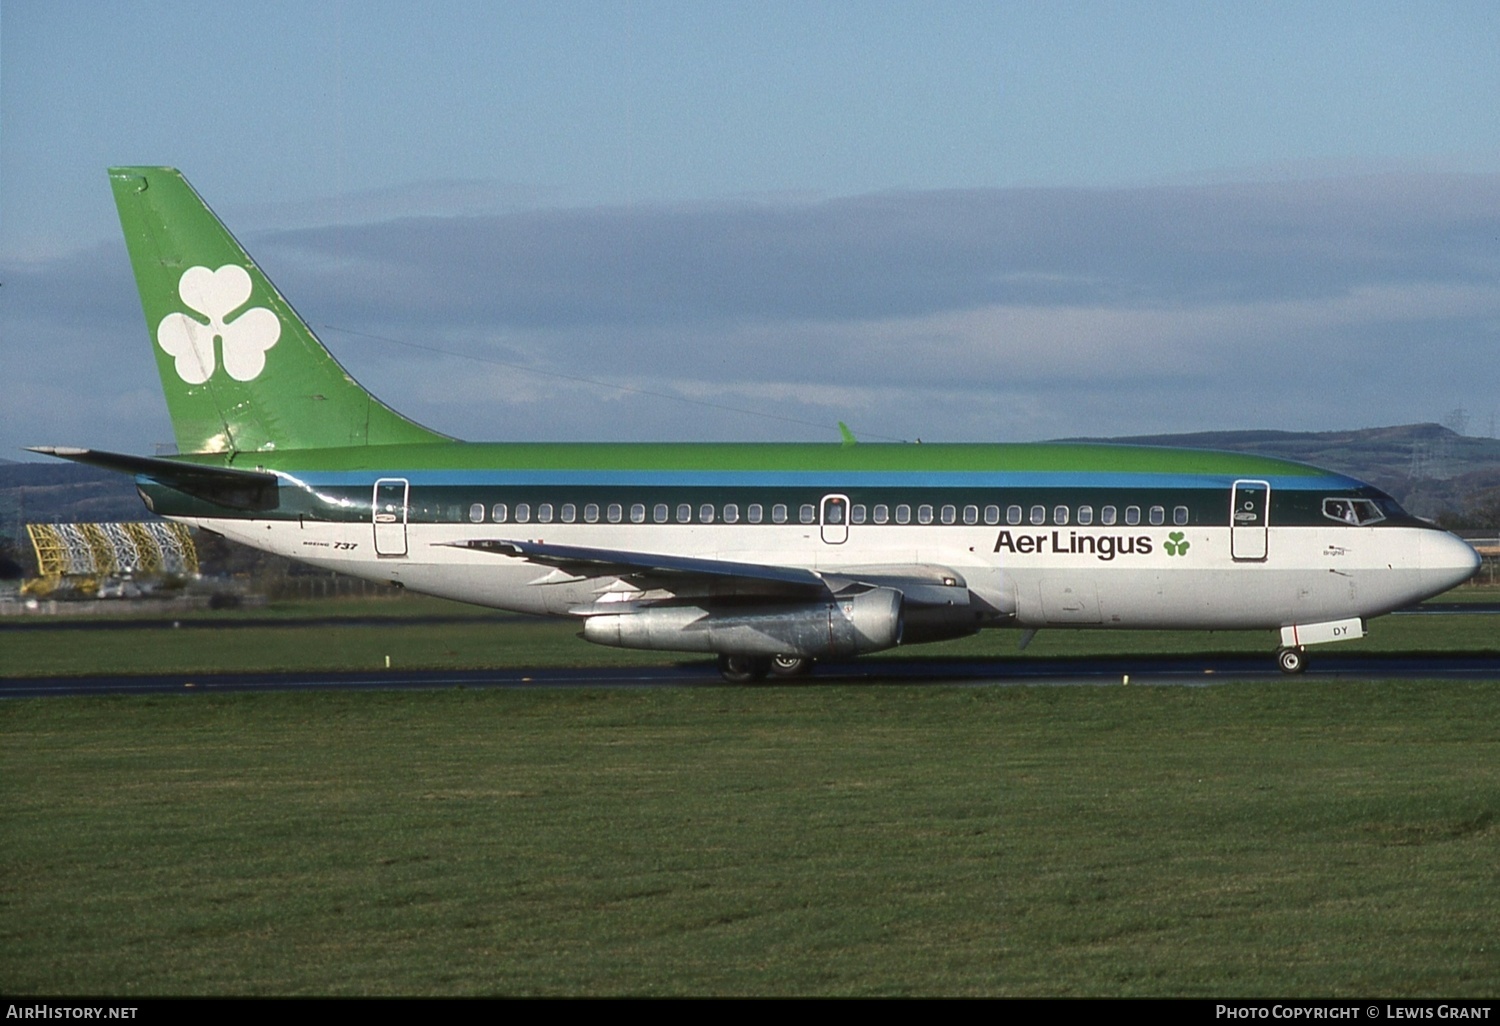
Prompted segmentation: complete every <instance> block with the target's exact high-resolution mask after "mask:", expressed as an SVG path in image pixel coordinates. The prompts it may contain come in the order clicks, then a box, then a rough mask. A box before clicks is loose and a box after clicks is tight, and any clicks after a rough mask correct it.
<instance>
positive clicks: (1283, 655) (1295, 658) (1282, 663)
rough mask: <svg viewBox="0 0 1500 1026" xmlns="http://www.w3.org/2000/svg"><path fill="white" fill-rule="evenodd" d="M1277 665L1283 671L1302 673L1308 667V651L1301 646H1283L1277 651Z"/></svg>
mask: <svg viewBox="0 0 1500 1026" xmlns="http://www.w3.org/2000/svg"><path fill="white" fill-rule="evenodd" d="M1276 665H1277V666H1278V667H1279V668H1280V669H1281V672H1282V673H1301V672H1302V671H1303V670H1305V669H1307V652H1306V651H1305V650H1304V649H1301V648H1283V649H1281V650H1279V651H1278V652H1277V653H1276Z"/></svg>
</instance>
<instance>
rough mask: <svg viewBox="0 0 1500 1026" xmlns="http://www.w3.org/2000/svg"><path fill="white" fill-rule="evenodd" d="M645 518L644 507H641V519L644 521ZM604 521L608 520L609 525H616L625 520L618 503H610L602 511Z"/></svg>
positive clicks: (622, 510) (623, 511) (622, 509)
mask: <svg viewBox="0 0 1500 1026" xmlns="http://www.w3.org/2000/svg"><path fill="white" fill-rule="evenodd" d="M645 518H646V507H644V506H642V507H641V519H642V520H644V519H645ZM604 519H605V520H608V521H609V522H610V523H611V524H618V523H619V522H620V521H621V520H624V519H625V510H624V508H622V507H621V506H620V504H619V503H618V502H611V503H610V504H609V506H608V508H607V509H605V511H604Z"/></svg>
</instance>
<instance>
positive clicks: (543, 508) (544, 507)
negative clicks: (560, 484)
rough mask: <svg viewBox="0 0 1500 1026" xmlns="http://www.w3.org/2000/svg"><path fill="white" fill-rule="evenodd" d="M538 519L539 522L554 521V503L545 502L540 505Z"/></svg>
mask: <svg viewBox="0 0 1500 1026" xmlns="http://www.w3.org/2000/svg"><path fill="white" fill-rule="evenodd" d="M536 519H537V523H540V524H550V523H552V503H550V502H544V503H541V504H540V505H538V506H537V508H536Z"/></svg>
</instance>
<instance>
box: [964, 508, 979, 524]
mask: <svg viewBox="0 0 1500 1026" xmlns="http://www.w3.org/2000/svg"><path fill="white" fill-rule="evenodd" d="M964 523H966V524H977V523H979V507H978V506H965V507H964Z"/></svg>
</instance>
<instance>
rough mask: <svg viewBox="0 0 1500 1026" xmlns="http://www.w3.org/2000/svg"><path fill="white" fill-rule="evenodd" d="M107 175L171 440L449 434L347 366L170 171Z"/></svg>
mask: <svg viewBox="0 0 1500 1026" xmlns="http://www.w3.org/2000/svg"><path fill="white" fill-rule="evenodd" d="M109 180H110V186H111V187H112V188H113V189H114V194H115V205H116V207H118V208H119V211H120V226H121V227H122V228H123V229H124V230H125V244H126V247H127V248H128V249H129V250H130V264H131V267H132V268H133V269H134V271H135V281H136V285H137V287H138V288H139V289H140V293H141V307H142V309H143V310H144V311H145V314H146V327H147V330H148V331H149V332H150V334H151V348H152V349H153V350H154V351H155V353H156V367H157V370H158V371H159V372H160V373H161V383H162V388H163V390H164V391H165V392H166V394H167V409H168V410H169V411H170V412H171V415H172V428H173V430H174V431H175V432H176V435H177V447H178V450H179V451H180V452H184V453H191V452H252V451H265V450H272V449H322V448H333V447H340V446H351V445H386V444H394V443H403V442H442V441H448V440H449V439H448V438H447V437H446V436H444V435H440V434H438V433H437V432H434V431H429V430H428V429H426V428H424V427H422V426H421V425H419V424H416V423H414V422H413V421H410V420H407V419H406V418H405V417H403V416H401V415H400V414H399V413H397V412H395V411H394V410H392V409H391V408H390V407H388V406H386V405H385V404H383V403H382V402H380V400H378V399H376V398H375V397H374V396H372V395H371V394H370V393H369V392H367V391H365V390H364V388H362V387H361V386H360V385H359V383H358V382H356V381H355V380H354V379H353V378H351V377H350V376H349V375H348V374H347V373H346V372H345V371H344V368H342V367H340V366H339V364H338V361H336V360H335V359H334V358H333V356H332V354H330V353H329V352H328V350H327V349H325V348H324V347H323V343H321V342H319V341H318V337H317V336H316V335H314V334H313V331H312V329H311V328H309V327H308V326H307V324H306V323H305V322H304V321H303V320H302V318H301V317H299V316H297V312H296V311H295V310H293V309H292V307H291V304H289V303H288V302H287V301H286V300H285V299H283V298H282V296H281V293H280V292H278V291H276V286H274V285H272V284H271V281H270V279H269V278H267V277H266V276H265V274H264V273H263V272H262V271H261V269H260V268H259V267H257V266H255V261H253V260H251V259H250V256H249V254H247V253H246V252H245V250H244V247H242V246H241V245H240V244H239V243H238V242H236V241H235V238H234V236H233V235H231V234H229V230H228V229H226V228H225V227H224V225H223V223H222V222H221V221H220V220H219V219H218V217H216V216H215V215H214V212H213V211H212V210H210V209H209V208H208V204H206V203H204V202H203V200H202V199H201V198H199V196H198V194H197V192H195V191H194V190H193V187H192V186H191V185H189V184H188V182H187V179H186V178H184V177H182V173H181V172H180V171H177V170H176V169H174V168H165V167H115V168H110V170H109Z"/></svg>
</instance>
